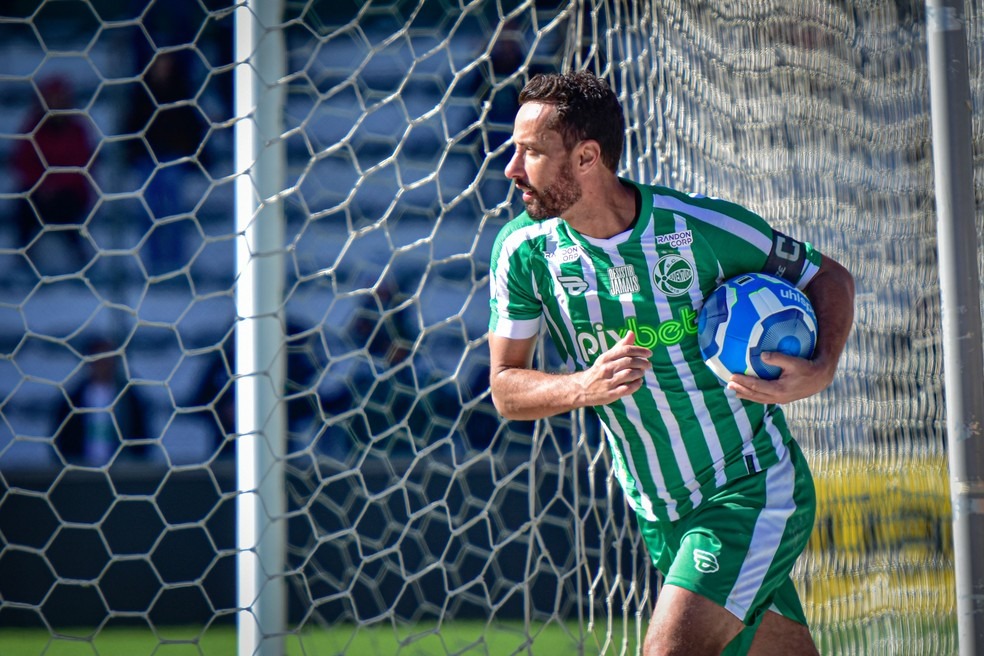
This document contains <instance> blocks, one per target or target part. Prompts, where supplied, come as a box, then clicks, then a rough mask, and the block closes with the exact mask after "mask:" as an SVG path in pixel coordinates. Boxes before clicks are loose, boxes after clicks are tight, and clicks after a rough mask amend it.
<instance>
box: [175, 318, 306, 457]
mask: <svg viewBox="0 0 984 656" xmlns="http://www.w3.org/2000/svg"><path fill="white" fill-rule="evenodd" d="M313 341H314V339H313V337H308V336H305V335H304V334H303V330H302V329H301V328H300V327H299V326H298V325H297V324H295V323H294V322H292V321H288V323H287V336H286V344H285V347H286V351H287V380H286V383H285V386H284V387H285V389H284V395H285V396H287V397H288V398H289V401H288V402H287V430H288V431H289V432H290V437H291V441H292V442H293V443H292V444H291V445H289V446H290V450H296V448H299V447H303V446H306V444H304V443H303V437H304V434H305V433H307V432H310V429H311V426H310V424H311V423H312V422H313V421H314V419H315V417H316V412H315V410H316V408H317V399H316V396H315V388H314V385H315V381H316V379H317V376H318V374H319V373H320V370H321V369H323V368H324V365H325V357H326V356H321V357H319V356H318V355H317V354H316V350H315V348H314V346H313V345H312V344H313ZM235 370H236V351H235V348H234V340H233V338H232V337H229V338H228V339H227V340H226V341H225V344H224V346H223V347H222V348H221V349H216V350H215V351H214V352H213V353H212V355H211V358H210V360H209V361H208V364H207V365H206V366H205V371H204V373H203V374H202V376H201V378H200V379H199V382H198V385H197V387H195V389H194V390H193V391H192V393H191V395H190V397H189V398H188V399H187V401H186V402H185V404H184V405H185V407H189V408H195V409H196V410H195V413H194V416H195V417H196V418H199V419H201V420H202V421H203V423H204V424H205V427H206V430H207V431H208V436H209V444H208V446H207V451H208V457H209V458H211V456H212V454H213V453H214V454H216V455H217V456H218V457H229V456H233V455H235V448H234V444H235V443H234V442H233V438H234V437H235V434H236V388H235V380H234V372H235ZM198 408H202V409H201V410H198Z"/></svg>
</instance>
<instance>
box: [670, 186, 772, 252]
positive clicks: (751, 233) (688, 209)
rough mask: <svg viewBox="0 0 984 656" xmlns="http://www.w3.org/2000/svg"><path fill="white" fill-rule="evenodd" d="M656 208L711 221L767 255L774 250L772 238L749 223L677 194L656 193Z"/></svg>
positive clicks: (707, 221)
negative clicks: (688, 200) (686, 200)
mask: <svg viewBox="0 0 984 656" xmlns="http://www.w3.org/2000/svg"><path fill="white" fill-rule="evenodd" d="M656 208H659V209H664V210H671V211H673V212H682V213H683V214H686V215H689V216H692V217H694V218H695V219H697V220H699V221H703V222H704V223H710V224H711V225H715V226H718V227H719V228H721V229H722V230H726V231H728V232H730V233H731V234H733V235H735V236H736V237H738V238H740V239H743V240H744V241H747V242H748V243H750V244H752V245H754V246H755V247H756V248H758V249H759V250H761V251H762V252H763V253H764V254H765V255H766V256H767V257H768V255H769V253H770V252H772V239H770V238H769V237H768V236H767V235H765V234H763V233H761V232H760V231H758V230H756V229H754V228H752V227H750V226H749V225H748V224H746V223H743V222H742V221H739V220H737V219H733V218H731V217H730V216H728V215H727V214H723V213H721V212H715V211H714V210H710V209H707V208H704V207H700V206H698V205H692V204H690V203H687V202H685V201H682V200H680V199H679V198H677V197H675V196H664V195H662V194H657V193H654V194H653V209H656Z"/></svg>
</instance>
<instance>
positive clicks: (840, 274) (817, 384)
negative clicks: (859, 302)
mask: <svg viewBox="0 0 984 656" xmlns="http://www.w3.org/2000/svg"><path fill="white" fill-rule="evenodd" d="M803 291H804V292H805V293H806V295H807V297H809V299H810V303H812V304H813V310H814V312H815V313H816V315H817V344H816V348H815V349H814V352H813V357H812V358H811V359H809V360H807V359H803V358H796V357H793V356H789V355H784V354H782V353H763V354H762V361H763V362H765V363H767V364H771V365H775V366H777V367H779V368H780V369H782V375H780V376H779V378H777V379H776V380H763V379H760V378H755V377H754V376H744V375H741V374H734V375H733V376H732V377H731V380H730V381H729V382H728V387H729V388H730V389H732V390H734V391H735V392H737V394H738V397H739V398H742V399H747V400H749V401H756V402H758V403H790V402H792V401H797V400H799V399H803V398H806V397H808V396H812V395H814V394H817V393H818V392H821V391H823V390H824V389H826V388H827V387H828V386H829V385H830V383H831V382H833V380H834V373H835V372H836V371H837V363H838V361H839V360H840V356H841V354H842V353H843V352H844V345H845V344H847V337H848V335H849V334H850V333H851V326H852V325H853V323H854V278H853V277H852V276H851V274H850V272H849V271H848V270H847V269H845V268H844V267H843V266H842V265H841V264H840V263H839V262H837V261H836V260H833V259H831V258H829V257H827V256H824V257H823V261H822V263H821V265H820V270H819V271H817V273H816V275H815V276H814V277H813V279H812V280H811V281H810V283H809V284H808V285H807V286H806V289H804V290H803Z"/></svg>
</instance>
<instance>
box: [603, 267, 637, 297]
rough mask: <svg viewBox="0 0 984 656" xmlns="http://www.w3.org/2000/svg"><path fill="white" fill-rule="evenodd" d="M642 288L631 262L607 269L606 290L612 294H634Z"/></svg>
mask: <svg viewBox="0 0 984 656" xmlns="http://www.w3.org/2000/svg"><path fill="white" fill-rule="evenodd" d="M641 289H642V288H641V287H640V286H639V276H637V275H636V272H635V267H634V266H632V265H631V264H626V265H625V266H617V267H612V268H611V269H608V291H609V293H611V294H612V295H613V296H619V295H621V294H634V293H636V292H638V291H640V290H641Z"/></svg>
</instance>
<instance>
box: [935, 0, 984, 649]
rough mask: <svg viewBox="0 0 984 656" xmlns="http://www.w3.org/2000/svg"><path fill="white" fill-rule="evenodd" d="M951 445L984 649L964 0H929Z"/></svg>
mask: <svg viewBox="0 0 984 656" xmlns="http://www.w3.org/2000/svg"><path fill="white" fill-rule="evenodd" d="M926 19H927V20H926V22H927V28H928V48H929V82H930V105H931V108H932V119H933V166H934V169H935V175H936V212H937V232H938V235H939V260H940V264H939V268H940V291H941V296H942V303H943V355H944V367H945V372H944V374H945V382H946V411H947V445H948V449H949V462H950V496H951V499H952V502H953V540H954V560H955V566H956V577H955V578H956V599H957V631H958V636H959V645H960V655H961V656H979V655H981V654H984V558H982V557H981V555H982V554H984V480H982V479H984V441H982V440H984V435H982V431H984V344H982V330H981V302H980V294H981V278H980V275H979V273H978V270H977V226H976V223H975V211H974V169H973V160H972V153H971V116H972V113H973V108H972V106H971V100H970V77H969V74H968V67H967V60H968V56H967V34H966V31H965V29H964V0H927V3H926Z"/></svg>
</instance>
